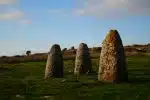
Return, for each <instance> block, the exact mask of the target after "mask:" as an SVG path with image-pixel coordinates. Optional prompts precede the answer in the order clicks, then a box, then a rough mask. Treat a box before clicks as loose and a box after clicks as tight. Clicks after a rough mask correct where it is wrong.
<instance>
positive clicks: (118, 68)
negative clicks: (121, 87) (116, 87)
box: [98, 30, 128, 83]
mask: <svg viewBox="0 0 150 100" xmlns="http://www.w3.org/2000/svg"><path fill="white" fill-rule="evenodd" d="M98 80H99V81H101V82H106V83H120V82H125V81H127V80H128V72H127V66H126V57H125V52H124V47H123V44H122V40H121V37H120V35H119V33H118V31H117V30H110V31H109V33H108V35H107V36H106V38H105V40H104V41H103V43H102V50H101V54H100V62H99V72H98Z"/></svg>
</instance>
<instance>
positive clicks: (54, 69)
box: [45, 44, 64, 78]
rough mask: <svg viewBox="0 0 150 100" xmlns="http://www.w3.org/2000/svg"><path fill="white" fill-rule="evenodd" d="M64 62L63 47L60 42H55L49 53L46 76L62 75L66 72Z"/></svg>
mask: <svg viewBox="0 0 150 100" xmlns="http://www.w3.org/2000/svg"><path fill="white" fill-rule="evenodd" d="M63 64H64V63H63V56H62V52H61V48H60V46H59V45H58V44H54V45H53V46H52V48H51V50H50V52H49V53H48V58H47V64H46V69H45V78H48V77H49V76H53V77H62V76H63V74H64V72H63V71H64V69H63V67H64V65H63Z"/></svg>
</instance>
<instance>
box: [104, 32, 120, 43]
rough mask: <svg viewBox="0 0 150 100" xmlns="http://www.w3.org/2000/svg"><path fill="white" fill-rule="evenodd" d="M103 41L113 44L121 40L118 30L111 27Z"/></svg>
mask: <svg viewBox="0 0 150 100" xmlns="http://www.w3.org/2000/svg"><path fill="white" fill-rule="evenodd" d="M104 41H107V43H113V44H114V43H116V42H117V41H118V42H119V41H120V42H122V40H121V38H120V35H119V32H118V31H117V30H116V29H111V30H110V31H109V32H108V34H107V36H106V38H105V40H104Z"/></svg>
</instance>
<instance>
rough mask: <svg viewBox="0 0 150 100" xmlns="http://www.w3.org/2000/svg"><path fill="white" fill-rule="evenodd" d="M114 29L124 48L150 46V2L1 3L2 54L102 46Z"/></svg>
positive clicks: (22, 0) (56, 0)
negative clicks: (125, 46) (53, 46)
mask: <svg viewBox="0 0 150 100" xmlns="http://www.w3.org/2000/svg"><path fill="white" fill-rule="evenodd" d="M111 28H115V29H117V30H118V31H119V32H120V35H121V37H122V40H123V44H124V45H128V44H145V43H150V0H0V30H1V31H0V34H1V35H0V55H16V54H24V52H25V51H26V50H31V51H33V52H47V51H48V50H49V49H50V47H51V45H53V44H56V43H57V44H60V45H61V48H64V47H67V48H70V47H71V46H73V45H74V46H75V47H77V46H78V44H79V43H81V42H85V43H87V44H88V46H89V47H91V46H100V45H101V43H102V41H103V39H104V38H105V36H106V33H107V32H108V31H109V30H110V29H111Z"/></svg>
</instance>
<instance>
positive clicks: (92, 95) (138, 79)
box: [0, 56, 150, 100]
mask: <svg viewBox="0 0 150 100" xmlns="http://www.w3.org/2000/svg"><path fill="white" fill-rule="evenodd" d="M98 62H99V60H98V59H92V63H93V69H94V71H95V73H93V74H91V75H82V76H80V78H79V82H76V77H74V76H73V68H74V61H73V60H65V62H64V64H65V66H64V67H65V68H64V71H65V74H64V75H65V76H64V78H49V79H48V80H44V79H43V77H44V71H45V64H46V62H43V61H42V62H26V63H18V64H5V65H4V67H3V68H1V69H0V100H150V56H132V57H127V63H128V72H129V82H127V83H122V84H102V83H99V82H98V81H97V71H98Z"/></svg>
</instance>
